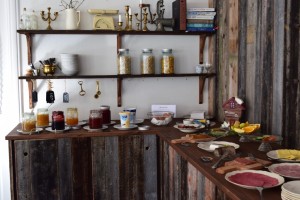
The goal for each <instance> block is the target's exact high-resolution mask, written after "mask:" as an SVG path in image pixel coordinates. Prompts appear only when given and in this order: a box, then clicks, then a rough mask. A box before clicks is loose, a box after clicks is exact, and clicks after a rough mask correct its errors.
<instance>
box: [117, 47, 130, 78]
mask: <svg viewBox="0 0 300 200" xmlns="http://www.w3.org/2000/svg"><path fill="white" fill-rule="evenodd" d="M118 74H131V57H130V54H129V49H119V54H118Z"/></svg>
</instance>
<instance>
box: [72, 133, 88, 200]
mask: <svg viewBox="0 0 300 200" xmlns="http://www.w3.org/2000/svg"><path fill="white" fill-rule="evenodd" d="M91 157H92V152H91V138H74V139H72V165H73V198H74V199H78V200H82V199H87V200H88V199H93V185H92V159H91Z"/></svg>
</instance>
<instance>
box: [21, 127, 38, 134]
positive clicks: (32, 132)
mask: <svg viewBox="0 0 300 200" xmlns="http://www.w3.org/2000/svg"><path fill="white" fill-rule="evenodd" d="M42 130H43V129H42V128H36V129H35V130H34V131H23V130H22V129H18V130H17V132H18V133H21V134H24V135H31V134H34V133H39V132H41V131H42Z"/></svg>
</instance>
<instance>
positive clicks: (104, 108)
mask: <svg viewBox="0 0 300 200" xmlns="http://www.w3.org/2000/svg"><path fill="white" fill-rule="evenodd" d="M109 108H110V106H108V105H102V106H100V109H101V110H109Z"/></svg>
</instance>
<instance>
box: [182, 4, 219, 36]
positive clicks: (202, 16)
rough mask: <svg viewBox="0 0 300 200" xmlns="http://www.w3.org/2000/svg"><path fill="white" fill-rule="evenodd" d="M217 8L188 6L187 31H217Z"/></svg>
mask: <svg viewBox="0 0 300 200" xmlns="http://www.w3.org/2000/svg"><path fill="white" fill-rule="evenodd" d="M215 16H216V11H215V8H188V9H187V11H186V22H187V23H186V30H187V31H207V32H213V31H215V24H214V21H215Z"/></svg>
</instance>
